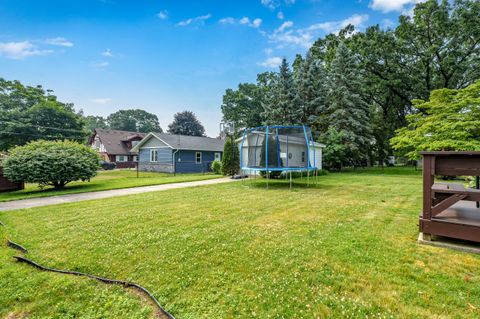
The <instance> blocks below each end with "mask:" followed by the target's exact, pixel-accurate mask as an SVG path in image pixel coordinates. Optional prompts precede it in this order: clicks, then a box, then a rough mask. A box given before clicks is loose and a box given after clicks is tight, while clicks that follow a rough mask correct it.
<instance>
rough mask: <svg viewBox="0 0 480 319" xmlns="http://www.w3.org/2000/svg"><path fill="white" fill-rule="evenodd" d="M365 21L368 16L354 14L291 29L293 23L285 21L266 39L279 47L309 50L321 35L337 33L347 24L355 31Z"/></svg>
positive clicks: (362, 25) (361, 26)
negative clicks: (338, 19) (295, 47)
mask: <svg viewBox="0 0 480 319" xmlns="http://www.w3.org/2000/svg"><path fill="white" fill-rule="evenodd" d="M367 20H368V15H366V14H363V15H359V14H354V15H352V16H350V17H348V18H346V19H344V20H340V21H327V22H322V23H317V24H312V25H310V26H309V27H306V28H293V22H291V21H285V22H284V23H282V25H280V27H279V28H277V29H276V30H275V31H274V32H273V33H272V34H270V35H268V38H269V40H270V41H271V42H274V43H278V44H279V46H286V45H291V46H292V45H293V46H302V47H304V48H309V47H310V46H311V45H312V43H313V41H314V40H315V39H316V38H318V37H320V35H321V34H322V33H338V32H339V31H340V30H341V29H342V28H345V27H346V26H348V25H349V24H351V25H353V26H355V28H356V29H361V28H363V27H364V23H365V22H366V21H367Z"/></svg>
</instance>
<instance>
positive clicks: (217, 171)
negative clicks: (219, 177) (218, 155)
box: [210, 160, 222, 174]
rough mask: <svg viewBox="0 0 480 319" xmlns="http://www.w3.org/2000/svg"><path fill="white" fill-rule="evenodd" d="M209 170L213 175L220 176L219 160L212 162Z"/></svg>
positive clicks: (220, 164)
mask: <svg viewBox="0 0 480 319" xmlns="http://www.w3.org/2000/svg"><path fill="white" fill-rule="evenodd" d="M210 168H211V169H212V171H213V172H214V173H215V174H222V162H221V161H219V160H214V161H213V162H212V164H211V165H210Z"/></svg>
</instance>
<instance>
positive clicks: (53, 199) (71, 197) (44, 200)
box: [0, 178, 235, 211]
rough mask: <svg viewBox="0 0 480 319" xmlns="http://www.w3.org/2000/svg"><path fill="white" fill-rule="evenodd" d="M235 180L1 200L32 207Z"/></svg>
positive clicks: (0, 206)
mask: <svg viewBox="0 0 480 319" xmlns="http://www.w3.org/2000/svg"><path fill="white" fill-rule="evenodd" d="M233 181H235V180H234V179H231V178H218V179H209V180H204V181H193V182H183V183H171V184H162V185H153V186H142V187H132V188H122V189H112V190H107V191H98V192H90V193H80V194H66V195H58V196H50V197H40V198H30V199H21V200H15V201H10V202H0V211H7V210H16V209H24V208H32V207H39V206H47V205H55V204H63V203H73V202H81V201H85V200H91V199H101V198H108V197H116V196H125V195H132V194H142V193H149V192H158V191H164V190H168V189H175V188H186V187H194V186H203V185H214V184H221V183H229V182H233Z"/></svg>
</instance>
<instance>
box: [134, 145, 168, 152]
mask: <svg viewBox="0 0 480 319" xmlns="http://www.w3.org/2000/svg"><path fill="white" fill-rule="evenodd" d="M142 148H143V149H151V148H170V147H168V146H145V147H142ZM130 152H132V151H130ZM132 153H133V152H132Z"/></svg>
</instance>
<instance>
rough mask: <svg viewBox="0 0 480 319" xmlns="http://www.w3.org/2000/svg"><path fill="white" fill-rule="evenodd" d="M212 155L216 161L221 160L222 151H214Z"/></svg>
mask: <svg viewBox="0 0 480 319" xmlns="http://www.w3.org/2000/svg"><path fill="white" fill-rule="evenodd" d="M217 155H218V159H217ZM213 156H214V159H215V160H216V161H221V160H222V153H221V152H215V153H214V154H213Z"/></svg>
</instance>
